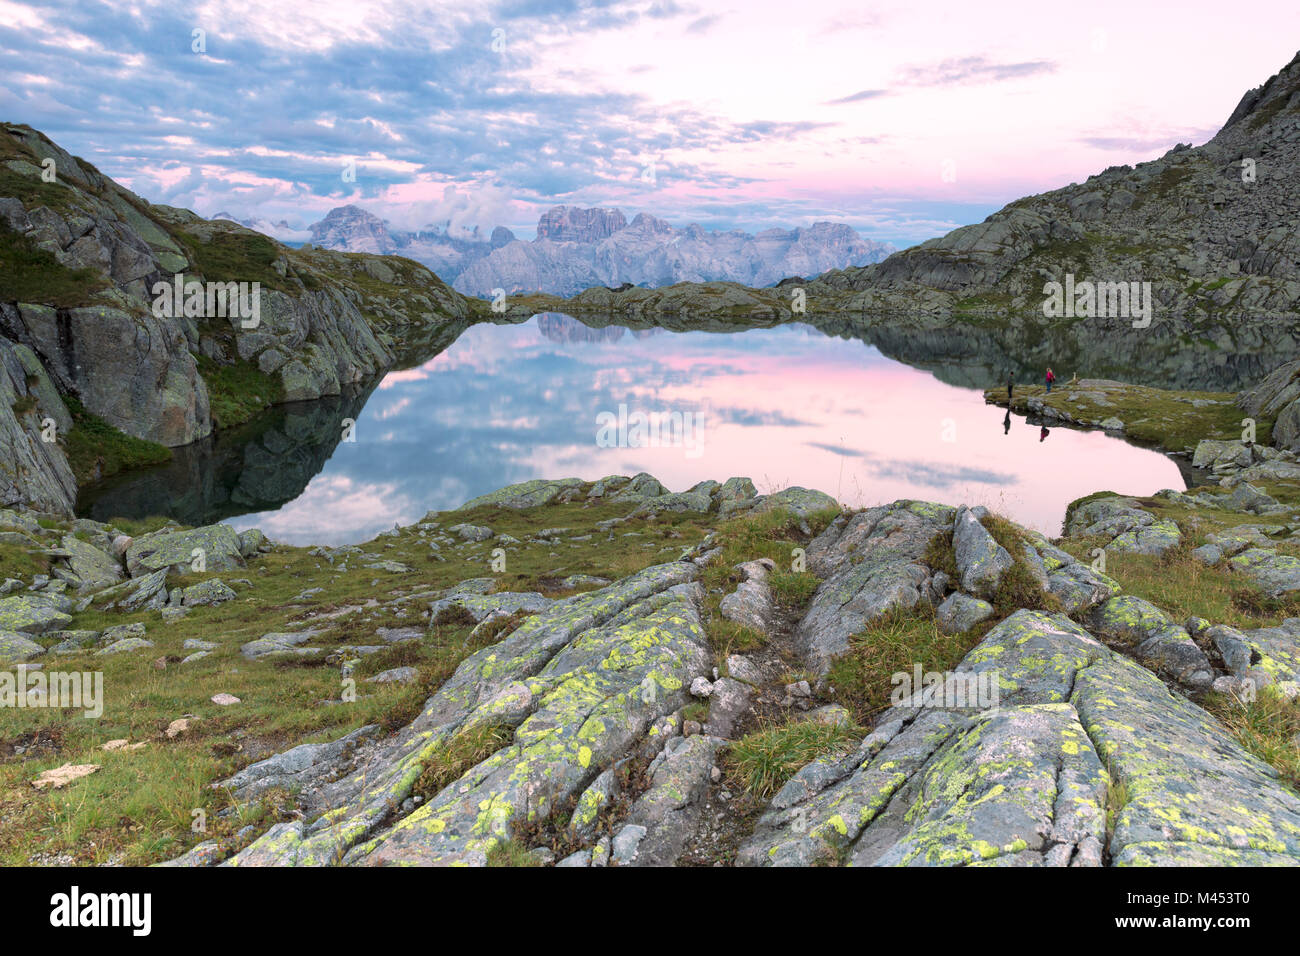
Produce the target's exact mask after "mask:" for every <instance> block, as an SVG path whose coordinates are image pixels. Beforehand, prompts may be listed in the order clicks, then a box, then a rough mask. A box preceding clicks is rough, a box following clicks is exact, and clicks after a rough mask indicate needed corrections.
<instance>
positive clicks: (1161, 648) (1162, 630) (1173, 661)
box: [1088, 594, 1214, 690]
mask: <svg viewBox="0 0 1300 956" xmlns="http://www.w3.org/2000/svg"><path fill="white" fill-rule="evenodd" d="M1088 626H1089V628H1090V630H1091V631H1092V632H1093V633H1094V634H1096V635H1098V636H1100V637H1105V638H1107V639H1109V640H1112V641H1117V642H1119V643H1121V644H1124V645H1126V646H1128V647H1129V648H1131V649H1132V652H1133V654H1134V656H1136V657H1137V659H1138V660H1140V661H1142V662H1143V663H1145V664H1147V665H1148V666H1150V667H1151V668H1152V669H1154V670H1155V671H1156V672H1157V673H1159V674H1163V675H1164V676H1166V677H1168V678H1169V679H1170V680H1173V681H1176V682H1177V683H1179V684H1182V685H1183V686H1184V687H1187V688H1190V689H1193V690H1205V689H1208V688H1209V686H1210V685H1211V684H1212V683H1213V682H1214V668H1213V667H1212V666H1211V665H1210V661H1209V659H1208V658H1207V657H1206V656H1205V652H1204V651H1202V650H1201V648H1200V647H1199V646H1198V645H1197V644H1196V642H1195V641H1193V640H1192V638H1191V635H1190V634H1188V632H1187V630H1186V629H1185V628H1182V627H1180V626H1178V625H1177V624H1175V623H1174V622H1173V621H1172V620H1170V618H1169V617H1168V615H1166V614H1165V613H1164V612H1163V611H1161V610H1160V609H1159V608H1158V607H1156V606H1155V605H1154V604H1152V603H1151V602H1150V601H1145V600H1143V599H1142V598H1139V597H1135V596H1133V595H1131V594H1121V595H1119V596H1117V597H1113V598H1111V599H1110V600H1109V601H1107V602H1106V603H1105V604H1102V605H1100V606H1098V607H1096V608H1094V609H1093V610H1092V612H1091V613H1090V614H1089V615H1088Z"/></svg>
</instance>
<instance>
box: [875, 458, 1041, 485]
mask: <svg viewBox="0 0 1300 956" xmlns="http://www.w3.org/2000/svg"><path fill="white" fill-rule="evenodd" d="M867 467H868V468H869V469H870V471H871V472H872V474H874V475H875V476H876V477H877V478H893V479H897V480H900V481H906V482H909V483H911V484H914V485H920V486H921V487H924V488H951V487H952V486H953V485H957V484H964V483H967V482H971V483H975V484H981V485H1002V486H1008V485H1014V484H1017V483H1018V482H1019V480H1020V479H1019V478H1018V477H1017V476H1016V475H1014V474H1011V473H1009V472H1000V471H990V470H988V469H984V468H971V467H968V466H966V465H949V464H947V463H944V462H930V461H890V462H877V463H875V464H871V465H868V466H867Z"/></svg>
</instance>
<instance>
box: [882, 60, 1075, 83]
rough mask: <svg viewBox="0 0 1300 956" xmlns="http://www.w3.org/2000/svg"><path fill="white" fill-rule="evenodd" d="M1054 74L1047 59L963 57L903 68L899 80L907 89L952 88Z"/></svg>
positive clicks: (1052, 63)
mask: <svg viewBox="0 0 1300 956" xmlns="http://www.w3.org/2000/svg"><path fill="white" fill-rule="evenodd" d="M1055 72H1056V63H1054V62H1053V61H1051V60H1025V61H1022V62H1019V63H993V62H990V61H989V60H988V58H987V57H983V56H965V57H958V58H955V59H948V60H941V61H940V62H938V63H931V64H925V65H921V66H910V67H906V68H904V69H903V70H902V71H900V81H901V82H902V83H904V84H906V85H908V86H952V85H955V84H958V83H962V84H973V83H1001V82H1003V81H1005V80H1019V79H1023V78H1025V77H1027V76H1038V75H1041V74H1043V73H1055Z"/></svg>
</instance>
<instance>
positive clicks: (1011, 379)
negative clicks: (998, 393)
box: [1007, 372, 1016, 406]
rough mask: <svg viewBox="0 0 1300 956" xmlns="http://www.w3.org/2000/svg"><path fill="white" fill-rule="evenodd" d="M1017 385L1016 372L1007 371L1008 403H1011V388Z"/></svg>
mask: <svg viewBox="0 0 1300 956" xmlns="http://www.w3.org/2000/svg"><path fill="white" fill-rule="evenodd" d="M1015 387H1016V373H1015V372H1008V373H1007V405H1008V406H1010V405H1011V390H1012V389H1013V388H1015Z"/></svg>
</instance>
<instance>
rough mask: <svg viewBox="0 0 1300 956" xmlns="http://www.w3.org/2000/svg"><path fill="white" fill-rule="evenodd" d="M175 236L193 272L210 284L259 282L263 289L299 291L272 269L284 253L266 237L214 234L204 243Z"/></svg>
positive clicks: (180, 232)
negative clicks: (187, 256) (273, 264)
mask: <svg viewBox="0 0 1300 956" xmlns="http://www.w3.org/2000/svg"><path fill="white" fill-rule="evenodd" d="M175 235H176V238H177V239H179V240H180V242H181V244H182V245H183V246H184V247H185V251H186V252H187V253H188V255H189V259H190V262H191V263H193V268H194V270H195V271H196V272H198V273H199V274H200V275H202V276H203V278H204V279H206V280H207V281H209V282H259V283H261V285H262V287H263V288H264V289H276V290H278V291H280V292H288V293H291V294H296V293H298V292H299V291H300V290H299V289H298V287H297V285H296V284H294V283H292V282H290V281H288V280H287V279H286V278H285V277H284V276H282V275H280V273H278V272H276V271H275V269H274V268H273V267H272V263H274V262H275V260H276V259H278V258H280V256H282V255H284V254H285V250H284V249H283V248H281V247H280V246H279V245H278V244H277V243H276V242H275V241H274V240H272V239H269V238H267V237H266V236H262V235H258V234H256V233H250V232H243V231H238V230H236V231H230V232H218V233H214V234H213V236H212V237H211V239H209V240H208V241H207V242H204V241H203V240H202V239H199V238H198V237H197V236H194V235H191V234H190V233H188V232H185V231H183V230H178V231H177V232H176V234H175Z"/></svg>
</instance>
